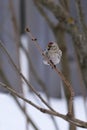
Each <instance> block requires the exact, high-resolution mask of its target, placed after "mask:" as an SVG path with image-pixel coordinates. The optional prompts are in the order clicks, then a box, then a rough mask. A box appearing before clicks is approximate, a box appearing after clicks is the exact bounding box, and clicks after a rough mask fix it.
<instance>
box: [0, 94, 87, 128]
mask: <svg viewBox="0 0 87 130" xmlns="http://www.w3.org/2000/svg"><path fill="white" fill-rule="evenodd" d="M27 98H29V99H31V100H32V101H35V99H34V98H33V96H32V95H31V94H28V95H27ZM51 104H52V107H53V108H54V109H56V110H57V111H58V112H61V113H64V114H65V113H66V112H67V108H66V101H65V100H64V99H51ZM74 105H75V116H76V118H79V119H81V120H84V121H86V115H85V110H84V102H83V99H82V98H81V97H77V98H75V101H74ZM27 111H28V113H29V115H30V117H31V118H32V119H33V120H34V122H35V124H36V125H37V126H38V127H39V130H45V129H49V130H55V127H54V125H53V122H52V120H51V119H50V116H49V115H47V114H43V113H41V112H40V111H38V110H36V109H35V108H33V107H32V106H30V105H29V104H27ZM55 119H56V121H57V123H58V127H59V130H67V129H68V123H67V122H66V121H64V120H63V119H61V118H58V117H56V118H55ZM25 128H26V119H25V116H24V115H23V113H22V112H21V111H20V109H19V107H18V106H17V105H16V103H15V101H14V100H13V98H12V97H11V95H10V94H0V130H25ZM77 128H78V129H77V130H83V128H79V127H77ZM29 130H33V128H32V126H31V125H30V124H29ZM84 130H86V129H84Z"/></svg>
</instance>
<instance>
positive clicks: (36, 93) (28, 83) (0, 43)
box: [0, 41, 55, 111]
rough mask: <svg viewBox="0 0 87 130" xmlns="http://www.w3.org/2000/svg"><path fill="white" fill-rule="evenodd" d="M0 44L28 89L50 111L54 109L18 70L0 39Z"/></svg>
mask: <svg viewBox="0 0 87 130" xmlns="http://www.w3.org/2000/svg"><path fill="white" fill-rule="evenodd" d="M0 46H1V48H2V49H3V50H4V52H5V53H6V55H7V56H8V58H9V61H10V62H11V64H12V65H13V67H14V68H15V70H16V71H17V73H18V74H19V75H20V76H21V78H22V79H23V80H24V81H25V83H26V84H27V85H28V86H29V87H30V89H31V90H32V91H33V92H34V94H35V95H36V96H37V97H38V98H39V99H40V100H41V101H42V102H43V103H44V104H45V105H46V106H47V107H48V108H49V109H50V110H52V111H55V110H54V109H53V108H52V107H51V106H49V105H48V103H47V102H46V101H45V100H44V99H43V98H42V96H41V95H40V94H39V93H38V92H37V91H36V90H35V89H34V87H33V86H32V85H31V84H30V82H29V81H28V80H27V79H26V78H25V76H24V75H23V74H22V73H21V72H20V70H19V69H18V67H17V66H16V64H15V63H14V62H13V60H12V58H11V56H10V55H9V53H8V51H7V50H6V48H5V46H4V44H3V43H2V42H1V41H0Z"/></svg>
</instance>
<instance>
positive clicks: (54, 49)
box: [43, 42, 62, 65]
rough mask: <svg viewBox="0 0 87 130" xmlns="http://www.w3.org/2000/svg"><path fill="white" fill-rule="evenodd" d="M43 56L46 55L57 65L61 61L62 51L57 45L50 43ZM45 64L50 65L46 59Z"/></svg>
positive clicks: (44, 59)
mask: <svg viewBox="0 0 87 130" xmlns="http://www.w3.org/2000/svg"><path fill="white" fill-rule="evenodd" d="M43 54H44V55H46V56H47V57H48V59H49V60H50V61H51V62H52V63H53V64H54V65H56V64H58V63H59V62H60V60H61V56H62V51H61V50H60V49H59V47H58V45H57V43H55V42H49V43H48V45H47V48H46V49H45V50H44V52H43ZM43 63H44V64H46V65H49V63H48V61H47V60H46V58H45V57H44V58H43Z"/></svg>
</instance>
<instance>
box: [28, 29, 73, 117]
mask: <svg viewBox="0 0 87 130" xmlns="http://www.w3.org/2000/svg"><path fill="white" fill-rule="evenodd" d="M26 31H27V32H28V34H29V37H30V38H31V40H32V41H33V42H34V44H35V45H36V47H37V49H38V51H39V52H40V54H41V55H42V56H44V58H45V59H46V60H47V61H48V63H49V64H50V66H51V67H52V68H53V69H54V70H55V71H56V73H57V74H58V76H60V77H61V79H62V80H63V82H64V83H65V84H66V87H67V88H68V90H69V91H70V99H69V110H68V115H70V116H71V115H72V105H73V97H74V91H73V88H72V86H71V84H70V83H69V82H68V80H66V78H65V77H64V75H63V74H62V72H60V71H59V70H58V68H56V67H55V65H54V64H53V63H52V62H51V61H50V60H49V58H48V57H47V56H46V55H45V54H44V53H43V50H42V49H41V47H40V45H39V44H38V42H37V39H36V38H34V36H33V35H32V33H31V31H30V29H29V28H26Z"/></svg>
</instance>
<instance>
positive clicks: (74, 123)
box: [0, 82, 87, 128]
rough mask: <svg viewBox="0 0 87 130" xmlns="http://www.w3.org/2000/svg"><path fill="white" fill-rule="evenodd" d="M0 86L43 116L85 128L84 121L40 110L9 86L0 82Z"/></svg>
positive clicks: (86, 123) (86, 125) (85, 123)
mask: <svg viewBox="0 0 87 130" xmlns="http://www.w3.org/2000/svg"><path fill="white" fill-rule="evenodd" d="M0 86H2V87H4V88H6V89H8V91H9V92H10V93H11V94H12V95H14V96H17V97H19V98H20V99H22V100H23V101H25V102H26V103H28V104H30V105H32V106H33V107H34V108H36V109H37V110H39V111H41V112H42V113H44V114H50V115H54V116H57V117H61V118H62V119H64V120H66V121H68V122H70V123H72V124H73V125H76V126H78V127H82V128H87V122H84V121H81V120H79V119H75V118H73V117H71V116H68V115H63V114H60V113H58V112H56V111H52V110H48V109H44V108H41V107H39V106H38V105H36V104H35V103H33V102H32V101H30V100H28V99H26V98H24V97H22V95H20V94H18V93H17V92H16V91H15V90H14V89H12V88H10V87H9V86H7V85H6V84H4V83H2V82H0Z"/></svg>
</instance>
